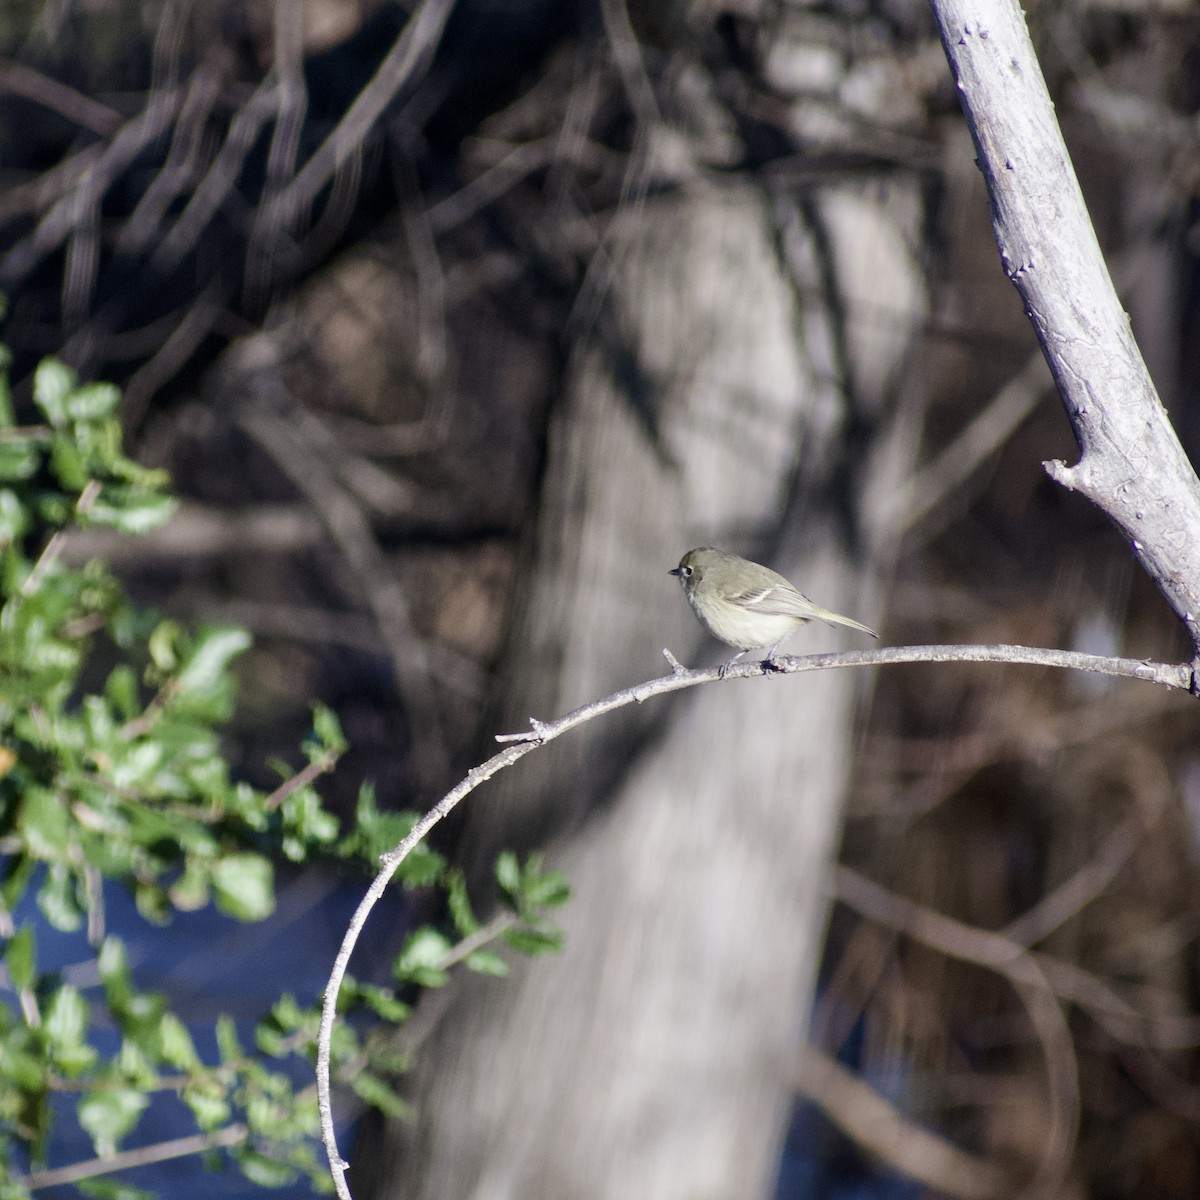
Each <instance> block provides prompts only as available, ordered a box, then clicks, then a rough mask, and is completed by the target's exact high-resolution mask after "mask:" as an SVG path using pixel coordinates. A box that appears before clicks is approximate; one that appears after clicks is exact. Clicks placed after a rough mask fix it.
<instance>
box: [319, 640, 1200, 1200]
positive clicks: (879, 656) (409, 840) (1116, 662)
mask: <svg viewBox="0 0 1200 1200" xmlns="http://www.w3.org/2000/svg"><path fill="white" fill-rule="evenodd" d="M663 654H664V655H665V656H666V659H667V662H668V663H669V664H670V667H671V670H670V673H669V674H667V675H662V676H660V677H659V678H657V679H651V680H647V681H646V682H644V683H638V684H634V685H633V686H632V687H628V688H624V689H622V690H621V691H619V692H614V693H613V694H612V695H611V696H605V697H604V698H603V699H600V700H594V701H592V702H591V703H590V704H585V705H582V706H581V707H579V708H576V709H573V710H572V711H571V712H569V713H566V714H565V715H563V716H561V717H558V718H556V719H555V720H553V721H540V720H538V719H536V718H531V719H530V728H529V730H528V731H527V732H524V733H515V734H498V735H497V738H496V740H497V741H499V742H502V743H505V745H504V748H503V749H502V750H500V751H499V752H498V753H496V754H494V755H492V757H491V758H489V759H487V760H486V761H485V762H482V763H480V764H479V765H478V766H477V767H473V768H472V769H471V770H470V771H469V772H468V773H467V774H466V776H465V777H464V778H463V779H462V780H461V782H459V784H458V785H457V786H456V787H455V788H454V789H453V790H451V791H449V792H447V793H446V795H445V796H443V797H442V798H441V800H439V801H438V802H437V804H435V805H434V806H433V808H431V809H430V810H429V811H428V812H427V813H426V814H425V815H424V816H423V817H422V818H421V819H420V820H419V821H418V822H417V823H416V824H415V825H414V826H413V827H412V829H411V830H410V831H409V833H408V836H407V837H405V838H404V840H403V841H402V842H400V844H399V845H398V846H396V848H395V849H394V850H391V851H389V852H388V853H387V854H385V855H383V856H382V857H381V859H380V869H379V873H378V874H377V875H376V876H375V879H374V880H373V881H372V883H371V886H370V887H369V888H368V889H367V892H366V895H365V896H364V897H363V899H362V901H361V902H360V903H359V906H358V908H357V909H356V910H355V912H354V916H353V917H352V918H351V919H350V922H349V925H348V926H347V928H346V933H345V936H344V937H343V938H342V944H341V946H340V947H339V949H338V952H337V956H336V958H335V959H334V962H333V968H332V970H331V971H330V974H329V980H328V982H327V983H326V985H325V996H324V1000H323V1002H322V1006H321V1025H320V1030H319V1032H318V1035H317V1103H318V1107H319V1109H320V1114H321V1140H322V1141H323V1142H324V1144H325V1151H326V1153H327V1155H328V1156H329V1167H330V1172H331V1174H332V1176H333V1182H334V1187H335V1189H336V1190H337V1194H338V1196H339V1197H340V1198H341V1200H352V1197H351V1195H350V1190H349V1187H348V1186H347V1184H346V1171H347V1170H348V1168H349V1165H350V1164H349V1163H347V1162H346V1161H345V1160H344V1159H343V1158H342V1156H341V1153H340V1151H339V1150H338V1145H337V1135H336V1133H335V1131H334V1126H333V1099H332V1091H331V1084H330V1045H331V1041H332V1037H333V1025H334V1021H335V1019H336V1017H337V999H338V993H339V991H340V990H341V986H342V980H343V978H344V977H345V974H346V967H347V966H348V965H349V962H350V955H351V954H352V953H353V952H354V947H355V945H356V944H357V942H358V938H359V935H360V934H361V933H362V930H363V927H364V926H365V925H366V922H367V918H368V917H369V916H370V914H371V910H372V909H373V908H374V907H375V905H376V903H377V902H378V900H379V898H380V896H382V895H383V893H384V891H385V890H386V888H387V885H388V883H389V882H390V880H391V878H392V875H393V874H394V873H395V871H396V868H397V867H398V866H399V865H400V864H401V863H402V862H403V861H404V859H405V858H406V857H407V856H408V855H409V853H410V852H411V851H412V850H413V849H414V848H415V847H416V846H417V845H418V844H419V843H420V842H421V841H422V840H423V839H424V838H425V837H426V836H427V835H428V834H429V832H430V830H432V829H433V828H434V826H435V825H437V824H438V823H439V822H440V821H441V820H442V819H443V818H444V817H446V816H447V815H448V814H449V813H450V812H451V811H452V810H453V809H454V808H456V807H457V805H458V804H459V802H460V801H461V800H463V799H465V798H466V797H467V796H469V795H470V794H471V792H473V791H474V790H475V789H476V788H477V787H479V785H480V784H482V783H484V782H485V781H487V780H488V779H490V778H491V777H492V776H493V775H495V774H497V773H498V772H499V771H502V770H504V768H505V767H510V766H512V765H513V763H515V762H517V761H519V760H520V759H522V758H524V757H525V755H526V754H529V753H530V752H531V751H533V750H535V749H537V748H538V747H539V746H543V745H545V744H546V743H547V742H551V741H554V740H555V739H556V738H559V737H561V736H562V735H563V734H564V733H567V732H569V731H570V730H572V729H574V728H576V727H577V726H579V725H583V724H585V723H586V722H587V721H590V720H593V719H594V718H595V717H599V716H603V715H604V714H605V713H609V712H612V711H614V710H615V709H618V708H625V707H626V706H628V705H630V704H641V703H643V702H645V701H646V700H649V699H652V698H653V697H655V696H662V695H666V694H667V693H669V692H678V691H682V690H683V689H685V688H691V687H696V686H697V685H699V684H702V683H718V682H721V681H722V678H724V680H734V679H748V678H751V677H752V676H756V675H770V674H782V675H794V674H800V673H802V672H806V671H821V670H829V669H832V668H836V667H874V666H885V665H890V664H895V663H916V662H939V663H940V662H995V663H1016V664H1027V665H1032V666H1045V667H1056V668H1060V669H1064V670H1073V671H1090V672H1096V673H1099V674H1104V675H1115V676H1119V677H1123V678H1127V679H1139V680H1143V681H1145V682H1148V683H1157V684H1161V685H1163V686H1164V687H1170V688H1176V689H1178V690H1180V691H1185V692H1186V691H1189V690H1190V689H1191V684H1192V667H1191V664H1190V663H1177V664H1172V663H1158V662H1149V661H1146V660H1143V659H1130V658H1106V657H1104V656H1103V655H1099V654H1077V653H1074V652H1072V651H1067V650H1051V649H1045V648H1042V647H1038V646H1004V645H995V646H889V647H884V648H882V649H878V650H866V651H852V652H849V653H833V654H806V655H787V656H784V657H782V658H778V659H776V660H774V661H773V662H772V663H770V664H767V663H765V662H757V663H755V662H749V663H735V664H734V665H733V666H732V667H730V668H729V669H728V671H727V672H726V673H725V675H724V677H722V675H721V674H720V668H718V667H706V668H701V669H699V670H688V669H687V668H686V667H684V666H682V665H681V664H680V663H679V661H678V660H677V659H676V658H675V656H674V655H673V654H671V652H670V651H669V650H664V651H663ZM993 936H998V935H993ZM1005 947H1006V950H1007V948H1009V947H1012V943H1011V942H1007V941H1006V942H1005ZM1014 949H1015V951H1016V953H1017V954H1018V955H1020V954H1027V952H1026V951H1024V950H1023V949H1022V948H1021V947H1015V948H1014ZM1031 962H1032V960H1031V959H1030V960H1022V963H1023V965H1022V967H1020V968H1018V974H1021V976H1022V977H1021V979H1020V980H1018V981H1017V982H1019V983H1021V984H1022V985H1024V986H1025V987H1027V988H1028V989H1029V990H1028V991H1027V992H1026V994H1025V995H1024V997H1023V998H1025V999H1026V1002H1027V1005H1028V1006H1029V1009H1030V1017H1031V1019H1032V1020H1033V1022H1034V1024H1035V1026H1037V1027H1038V1029H1039V1033H1041V1034H1043V1036H1046V1037H1049V1039H1050V1040H1049V1041H1048V1042H1047V1043H1046V1044H1047V1045H1054V1046H1057V1045H1058V1040H1057V1039H1058V1034H1059V1033H1060V1032H1061V1031H1060V1030H1059V1028H1058V1025H1057V1023H1056V1022H1057V1021H1061V1019H1062V1017H1061V1013H1059V1012H1058V1009H1057V1006H1056V1005H1054V1006H1053V1013H1051V1012H1050V1011H1049V1008H1048V1007H1047V1006H1046V1005H1045V1003H1044V1002H1043V1000H1042V997H1043V996H1048V995H1050V988H1049V985H1048V984H1047V983H1046V981H1045V978H1044V976H1043V975H1042V973H1041V971H1040V970H1038V969H1036V967H1031V966H1030V965H1029V963H1031ZM1006 965H1007V964H1006ZM1022 972H1025V973H1024V974H1022ZM1051 1035H1053V1036H1051ZM1052 1070H1053V1066H1052ZM1063 1075H1065V1072H1059V1073H1058V1085H1059V1095H1060V1099H1061V1104H1060V1108H1059V1111H1060V1112H1068V1111H1069V1110H1070V1108H1071V1105H1070V1097H1071V1094H1072V1093H1071V1089H1070V1087H1069V1086H1067V1085H1066V1083H1065V1082H1064V1079H1063ZM1064 1093H1065V1094H1064ZM1059 1132H1062V1131H1059ZM1056 1149H1059V1147H1056ZM1058 1157H1059V1155H1055V1156H1054V1158H1055V1165H1057V1160H1058Z"/></svg>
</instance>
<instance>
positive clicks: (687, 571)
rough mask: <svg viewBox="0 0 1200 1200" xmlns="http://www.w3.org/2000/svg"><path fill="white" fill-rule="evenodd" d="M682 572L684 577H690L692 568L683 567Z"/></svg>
mask: <svg viewBox="0 0 1200 1200" xmlns="http://www.w3.org/2000/svg"><path fill="white" fill-rule="evenodd" d="M683 574H684V576H685V578H687V579H691V577H692V568H691V567H684V568H683Z"/></svg>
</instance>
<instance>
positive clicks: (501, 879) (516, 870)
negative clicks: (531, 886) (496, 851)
mask: <svg viewBox="0 0 1200 1200" xmlns="http://www.w3.org/2000/svg"><path fill="white" fill-rule="evenodd" d="M496 882H497V883H498V884H499V885H500V886H501V888H503V890H504V892H505V894H506V895H507V896H508V897H509V898H510V899H512V900H516V899H517V897H518V896H519V895H520V894H521V864H520V863H519V862H518V861H517V856H516V855H515V854H514V853H513V852H512V851H511V850H504V851H502V852H501V853H500V855H499V856H498V857H497V859H496Z"/></svg>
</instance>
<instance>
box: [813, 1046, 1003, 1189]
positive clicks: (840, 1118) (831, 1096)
mask: <svg viewBox="0 0 1200 1200" xmlns="http://www.w3.org/2000/svg"><path fill="white" fill-rule="evenodd" d="M796 1086H797V1088H799V1090H800V1091H802V1092H803V1093H804V1094H805V1095H806V1096H808V1098H809V1099H810V1100H813V1101H814V1102H815V1103H817V1104H819V1105H820V1106H821V1110H822V1111H823V1112H824V1113H825V1115H826V1116H827V1117H829V1118H830V1119H831V1120H832V1121H833V1122H834V1123H835V1124H836V1125H838V1126H840V1127H841V1128H842V1129H843V1130H844V1131H845V1132H846V1133H848V1134H849V1135H850V1137H851V1138H853V1139H854V1141H855V1142H856V1143H857V1144H858V1145H860V1146H862V1147H865V1148H866V1150H868V1151H869V1152H870V1153H871V1154H874V1155H875V1156H876V1157H877V1158H879V1159H881V1160H882V1161H883V1162H884V1163H886V1164H887V1165H888V1166H889V1167H892V1168H894V1169H895V1170H897V1171H899V1172H900V1173H901V1174H903V1175H906V1176H907V1177H908V1178H909V1179H914V1180H916V1181H917V1182H918V1183H923V1184H925V1185H927V1186H929V1187H932V1188H934V1189H935V1190H936V1191H938V1192H944V1193H946V1194H947V1195H950V1196H959V1197H962V1200H1007V1198H1008V1197H1011V1196H1012V1195H1013V1194H1014V1192H1015V1190H1016V1189H1015V1188H1014V1186H1013V1182H1014V1181H1013V1178H1012V1175H1011V1174H1010V1173H1009V1172H1008V1171H1006V1170H1005V1169H1004V1168H1003V1167H1001V1166H1000V1165H999V1164H998V1163H995V1162H992V1161H990V1160H989V1159H985V1158H978V1157H976V1156H975V1155H973V1154H968V1153H967V1152H966V1151H965V1150H960V1149H959V1148H958V1147H957V1146H955V1145H954V1143H953V1142H950V1141H948V1140H947V1139H946V1138H944V1137H941V1136H940V1135H939V1134H936V1133H934V1132H933V1131H932V1130H929V1129H925V1128H923V1127H922V1126H921V1125H918V1124H917V1123H916V1122H915V1121H913V1120H912V1119H910V1118H909V1117H907V1116H905V1114H904V1113H902V1112H900V1111H899V1110H898V1109H897V1108H896V1107H895V1106H894V1105H892V1104H889V1103H888V1101H887V1100H885V1099H884V1098H883V1097H882V1096H881V1095H880V1094H879V1093H878V1092H877V1091H876V1090H875V1089H874V1088H873V1087H871V1085H870V1084H869V1083H867V1082H866V1081H865V1080H862V1079H860V1078H859V1077H858V1076H857V1075H855V1074H854V1072H853V1071H851V1070H849V1069H848V1068H846V1067H844V1066H842V1064H841V1063H840V1062H838V1061H837V1059H835V1058H833V1057H831V1056H830V1055H828V1054H825V1053H824V1052H823V1051H821V1050H818V1049H817V1048H816V1047H815V1046H813V1045H810V1044H809V1045H805V1046H804V1047H803V1049H802V1050H801V1054H800V1063H799V1065H798V1066H797V1069H796Z"/></svg>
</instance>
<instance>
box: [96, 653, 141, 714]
mask: <svg viewBox="0 0 1200 1200" xmlns="http://www.w3.org/2000/svg"><path fill="white" fill-rule="evenodd" d="M104 698H105V699H106V700H107V701H108V702H109V704H110V705H111V706H112V708H113V711H114V712H116V714H117V715H118V716H119V717H120V719H121V720H122V721H132V720H133V718H134V717H136V716H139V715H140V714H141V711H142V697H141V690H140V689H139V687H138V678H137V672H136V671H135V670H134V669H133V668H132V667H131V666H130V665H129V664H128V663H120V664H119V665H118V666H116V667H114V668H113V669H112V670H111V671H110V672H109V675H108V679H106V680H105V682H104Z"/></svg>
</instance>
